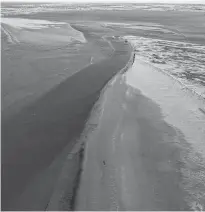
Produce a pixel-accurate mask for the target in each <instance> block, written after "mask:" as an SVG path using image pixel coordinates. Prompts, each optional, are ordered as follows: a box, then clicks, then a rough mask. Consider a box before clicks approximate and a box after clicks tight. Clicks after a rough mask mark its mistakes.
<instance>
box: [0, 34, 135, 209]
mask: <svg viewBox="0 0 205 212" xmlns="http://www.w3.org/2000/svg"><path fill="white" fill-rule="evenodd" d="M85 34H86V33H85ZM88 39H89V37H88ZM111 43H112V46H113V47H114V49H115V52H114V53H113V55H112V51H113V50H112V49H110V50H109V51H108V54H107V59H105V58H106V57H105V56H104V58H102V57H101V58H102V59H101V61H99V60H98V61H99V62H98V61H97V62H96V61H94V63H93V64H91V65H89V66H87V67H86V68H84V69H82V70H80V71H78V72H76V73H74V74H73V75H71V76H70V77H69V78H68V79H67V80H64V81H63V82H62V83H61V84H60V85H57V86H56V87H54V88H53V89H52V90H51V91H49V92H47V93H46V94H44V95H41V96H40V98H37V100H35V101H33V102H32V103H30V104H28V105H27V106H25V105H24V107H22V106H21V107H20V108H21V110H20V111H19V112H15V113H14V114H13V115H12V116H11V113H9V115H7V113H6V112H7V110H5V113H4V111H3V113H2V118H3V119H2V194H3V196H2V207H3V208H4V209H10V210H14V209H20V210H23V209H28V210H29V209H34V210H43V209H44V208H45V207H46V205H47V203H48V201H49V198H50V195H51V192H52V187H51V186H50V188H49V189H48V188H47V190H46V197H47V200H46V199H45V200H44V201H42V202H41V201H39V203H38V204H37V205H36V200H34V196H32V195H34V194H33V193H35V192H33V189H34V186H36V185H33V186H31V188H30V187H29V185H30V184H31V185H32V182H33V181H35V177H36V176H37V175H41V172H42V171H43V170H45V169H46V168H48V167H49V166H50V165H51V163H52V161H54V159H55V158H56V156H58V155H59V154H60V153H61V152H62V150H63V149H64V148H65V147H66V146H70V150H71V149H72V145H73V144H74V143H75V141H76V139H78V137H79V136H80V134H81V132H82V130H83V127H84V123H85V122H86V120H87V119H88V116H89V113H90V111H91V109H92V106H93V105H94V103H95V102H96V100H97V99H98V96H99V94H100V91H101V89H102V88H103V87H104V85H105V84H106V83H107V82H108V80H109V79H110V78H111V77H112V76H113V75H115V74H116V73H117V72H118V71H119V70H120V69H121V68H123V67H124V66H125V65H126V63H127V61H128V60H129V58H130V53H131V49H130V47H129V45H128V44H125V43H124V42H122V41H118V40H111ZM105 47H106V45H105ZM108 47H109V45H108ZM109 48H110V47H109ZM109 52H110V53H109ZM104 55H105V53H104ZM95 57H96V56H95ZM56 81H57V82H58V79H57V80H56ZM52 85H53V84H52ZM54 85H55V84H54ZM44 88H46V86H45V85H44ZM37 89H38V88H37ZM41 91H42V90H41ZM14 107H16V104H14ZM68 149H69V148H68ZM68 152H69V150H68ZM68 152H67V154H68ZM61 162H62V160H61ZM59 167H61V166H60V165H59ZM57 170H58V169H57ZM54 172H55V170H54ZM56 172H57V171H56ZM42 175H46V173H43V174H42ZM54 175H55V173H54ZM38 177H39V176H38ZM49 177H50V178H49ZM42 178H43V176H41V179H42ZM52 178H54V179H52ZM48 179H51V181H52V180H54V182H55V177H53V176H48V178H46V180H48ZM40 183H42V182H41V181H40ZM39 186H40V184H39ZM27 187H29V189H30V193H29V191H26V194H27V198H28V199H29V197H30V200H29V201H25V200H24V199H23V198H21V195H24V194H23V193H24V191H25V190H26V188H27ZM39 189H41V188H39ZM32 192H33V193H32ZM29 195H31V196H29ZM40 198H45V196H43V197H40ZM32 200H33V201H32ZM19 202H20V203H19Z"/></svg>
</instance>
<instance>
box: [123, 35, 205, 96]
mask: <svg viewBox="0 0 205 212" xmlns="http://www.w3.org/2000/svg"><path fill="white" fill-rule="evenodd" d="M126 38H128V39H130V40H132V44H133V46H134V48H135V51H136V56H137V57H138V58H140V59H142V60H144V61H146V62H149V63H151V64H153V65H154V66H155V67H157V68H160V69H162V70H163V71H165V72H167V73H168V74H170V75H172V76H173V77H175V78H176V79H177V80H179V81H180V82H181V83H183V84H184V85H185V86H187V87H188V88H190V89H192V90H194V91H195V92H197V93H198V94H199V95H201V96H203V97H204V98H205V46H203V45H198V44H193V43H186V42H177V41H168V40H159V39H152V38H144V37H136V36H135V37H134V36H126Z"/></svg>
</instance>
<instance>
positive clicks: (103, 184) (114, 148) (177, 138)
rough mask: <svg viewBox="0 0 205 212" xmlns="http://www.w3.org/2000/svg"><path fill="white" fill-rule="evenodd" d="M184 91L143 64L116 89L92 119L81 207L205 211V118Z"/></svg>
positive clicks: (112, 86) (79, 197)
mask: <svg viewBox="0 0 205 212" xmlns="http://www.w3.org/2000/svg"><path fill="white" fill-rule="evenodd" d="M180 88H181V87H180V84H179V85H178V84H177V83H176V82H174V81H173V80H172V79H170V78H169V77H168V76H166V75H164V74H163V73H160V72H159V71H157V70H155V69H154V68H153V67H152V66H150V65H148V64H146V63H143V62H141V61H139V60H137V59H136V61H135V63H134V64H133V67H131V68H130V69H129V70H128V71H127V73H125V74H124V75H118V76H117V77H116V78H115V79H114V80H113V81H112V82H111V83H110V84H109V86H108V87H107V89H106V90H105V92H104V93H103V94H102V96H101V98H100V100H99V103H98V104H99V105H100V106H99V107H100V108H101V110H100V112H99V113H93V115H91V119H90V120H89V122H90V124H92V125H93V124H98V126H97V127H96V129H95V130H94V131H92V132H90V133H88V136H87V140H86V143H85V145H86V146H85V155H84V163H83V171H82V175H81V181H80V186H79V190H78V193H77V200H76V205H75V206H76V208H75V209H76V210H80V211H82V210H85V211H86V210H96V211H97V210H105V211H108V210H113V211H114V210H125V211H126V210H135V211H136V210H139V211H140V210H147V211H151V210H156V211H175V210H178V211H179V210H185V211H186V210H201V209H202V210H203V208H204V207H205V205H204V196H203V191H204V189H205V187H204V185H203V182H204V175H203V173H204V170H205V167H204V165H203V161H204V160H203V150H204V145H203V138H204V137H205V134H204V131H203V130H201V129H203V123H204V121H205V116H204V114H202V113H201V112H200V111H199V110H198V107H199V105H200V104H199V101H197V100H196V99H195V100H193V97H191V96H190V94H188V93H186V92H185V91H183V90H181V89H180ZM182 102H184V104H186V106H184V104H183V103H182ZM89 122H88V123H89ZM195 148H197V149H195ZM200 149H201V151H200ZM202 149H203V150H202ZM196 152H197V153H196ZM195 154H196V155H195ZM194 155H195V156H194ZM197 157H198V159H197V160H196V158H197ZM199 161H201V162H199ZM200 176H201V177H200ZM194 179H195V180H194ZM193 182H195V183H197V184H198V185H200V187H196V186H194V185H195V184H193ZM88 190H89V193H88V192H87V191H88Z"/></svg>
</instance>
